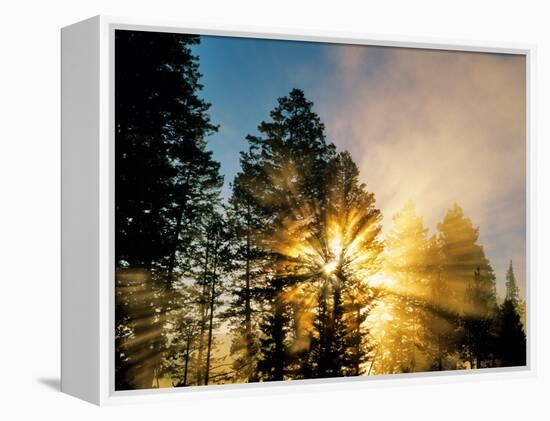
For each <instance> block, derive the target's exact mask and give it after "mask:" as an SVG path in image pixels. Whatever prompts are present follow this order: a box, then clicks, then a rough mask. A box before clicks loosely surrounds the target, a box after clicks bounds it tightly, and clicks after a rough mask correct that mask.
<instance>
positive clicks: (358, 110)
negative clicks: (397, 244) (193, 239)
mask: <svg viewBox="0 0 550 421" xmlns="http://www.w3.org/2000/svg"><path fill="white" fill-rule="evenodd" d="M195 53H196V54H198V55H199V57H200V71H201V73H202V74H203V77H202V79H201V83H202V84H203V85H204V89H203V92H202V96H203V97H204V98H205V99H206V100H207V101H209V102H210V103H212V107H211V109H210V114H211V117H212V121H213V122H214V123H216V124H219V125H220V130H219V132H218V133H216V134H215V135H213V136H211V137H210V138H209V148H210V149H212V150H213V152H214V158H215V159H216V160H218V161H219V162H221V170H222V173H223V174H224V176H225V185H224V189H223V195H224V197H227V196H228V195H229V194H230V186H229V183H230V182H231V180H232V179H233V177H234V175H235V174H236V172H237V171H238V169H239V152H240V151H241V150H244V149H246V147H247V145H246V141H245V137H246V135H247V134H255V133H256V128H257V126H258V124H259V123H260V122H261V121H262V120H266V119H268V118H269V111H270V110H271V109H273V108H274V106H275V105H276V100H277V98H278V97H281V96H283V95H286V94H287V93H288V92H289V91H290V90H291V89H292V88H300V89H302V90H304V92H305V94H306V96H307V97H308V98H309V99H310V100H312V101H313V102H314V104H315V111H316V112H317V113H318V114H319V115H320V117H321V119H322V120H323V122H324V123H325V126H326V134H327V140H328V141H331V142H334V143H335V145H336V146H337V148H338V149H339V150H344V149H347V150H349V151H350V152H351V154H352V157H353V158H354V160H355V162H356V163H357V164H358V166H359V169H360V171H361V178H362V181H364V182H366V183H367V187H368V188H369V190H371V191H373V192H374V193H375V195H376V199H377V204H378V206H379V207H380V209H381V210H382V212H383V214H384V226H385V228H387V227H389V226H391V217H392V215H393V214H395V213H396V212H397V211H399V209H400V208H401V207H402V206H403V204H404V203H405V201H407V200H409V199H411V200H413V202H414V203H415V205H416V207H417V210H418V212H419V214H420V215H421V216H422V217H423V218H424V221H425V223H426V225H427V226H428V227H429V228H430V229H431V230H432V232H433V231H434V230H435V227H436V225H437V223H438V222H439V221H440V220H441V219H442V218H443V215H444V214H445V212H446V210H447V209H448V208H449V207H450V206H451V205H452V204H453V203H454V202H457V203H459V204H460V205H461V206H462V208H463V209H464V211H465V213H466V215H467V216H469V217H471V218H472V220H473V222H474V224H475V225H476V226H480V228H481V229H480V242H481V243H482V244H483V245H484V246H485V251H486V254H487V256H488V257H489V258H490V260H491V263H492V265H493V267H494V269H495V272H496V275H497V279H498V289H499V293H501V294H502V293H503V284H504V276H505V272H506V268H507V265H508V263H509V260H510V259H513V261H514V267H515V270H516V275H517V277H518V279H519V281H520V284H524V282H525V267H526V266H525V248H526V246H525V215H526V208H525V195H526V190H525V181H526V178H525V170H526V168H525V153H526V151H525V107H526V105H525V60H524V58H523V57H522V56H514V55H499V54H487V53H468V52H450V51H438V50H421V49H403V48H386V47H367V46H351V45H337V44H322V43H309V42H295V41H278V40H257V39H246V38H232V37H214V36H201V44H200V45H199V46H197V47H196V48H195ZM522 290H524V287H523V285H522Z"/></svg>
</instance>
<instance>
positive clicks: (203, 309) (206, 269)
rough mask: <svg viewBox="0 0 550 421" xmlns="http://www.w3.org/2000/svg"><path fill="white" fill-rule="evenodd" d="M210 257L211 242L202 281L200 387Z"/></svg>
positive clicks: (207, 243)
mask: <svg viewBox="0 0 550 421" xmlns="http://www.w3.org/2000/svg"><path fill="white" fill-rule="evenodd" d="M209 257H210V242H209V241H208V240H207V241H206V252H205V257H204V269H203V279H202V282H203V284H202V291H201V297H200V311H201V318H200V326H199V349H198V356H197V384H198V385H200V384H201V382H202V379H203V372H202V360H203V353H204V332H205V330H206V292H207V280H208V259H209Z"/></svg>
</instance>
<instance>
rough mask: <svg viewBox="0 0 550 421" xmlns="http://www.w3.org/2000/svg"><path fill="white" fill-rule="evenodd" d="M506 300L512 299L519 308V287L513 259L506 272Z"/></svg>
mask: <svg viewBox="0 0 550 421" xmlns="http://www.w3.org/2000/svg"><path fill="white" fill-rule="evenodd" d="M506 300H509V301H511V302H512V303H513V304H514V306H516V308H518V310H519V307H518V306H519V304H520V302H519V288H518V283H517V281H516V275H515V274H514V267H513V265H512V261H511V260H510V266H508V271H507V272H506Z"/></svg>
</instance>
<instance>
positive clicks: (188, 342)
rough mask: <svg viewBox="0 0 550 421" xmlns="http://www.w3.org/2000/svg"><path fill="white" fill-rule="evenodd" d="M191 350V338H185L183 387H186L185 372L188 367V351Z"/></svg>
mask: <svg viewBox="0 0 550 421" xmlns="http://www.w3.org/2000/svg"><path fill="white" fill-rule="evenodd" d="M190 348H191V337H188V338H187V344H186V347H185V366H184V368H183V386H187V370H188V367H189V349H190Z"/></svg>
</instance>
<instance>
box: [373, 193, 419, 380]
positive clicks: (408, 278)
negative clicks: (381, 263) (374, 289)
mask: <svg viewBox="0 0 550 421" xmlns="http://www.w3.org/2000/svg"><path fill="white" fill-rule="evenodd" d="M427 231H428V230H427V229H426V228H425V227H424V224H423V222H422V219H421V218H420V217H419V216H418V215H417V213H416V208H415V206H414V204H413V203H412V202H410V201H409V202H407V203H406V204H405V206H404V207H403V209H402V210H401V211H400V212H398V213H397V214H396V215H395V216H394V217H393V227H392V229H391V231H390V232H389V233H388V235H387V236H386V250H385V253H384V255H385V262H386V263H385V273H386V276H388V277H390V278H391V279H392V280H393V281H394V282H395V284H394V285H392V287H391V290H390V291H388V294H387V298H386V302H387V303H389V304H390V307H391V314H392V317H393V319H392V325H393V326H392V329H391V331H390V332H387V333H386V335H385V337H384V342H385V344H384V345H385V346H384V347H385V348H386V349H388V347H391V348H392V352H389V353H387V354H388V355H389V356H390V357H388V358H385V359H384V364H383V365H384V366H385V371H387V372H390V373H393V372H397V373H399V372H414V371H423V370H425V369H426V368H427V364H429V363H428V357H427V355H426V353H425V352H424V351H425V347H426V343H425V340H426V338H425V335H426V332H425V321H426V317H427V314H426V311H427V307H428V306H427V305H426V301H427V299H428V298H429V297H428V267H429V263H430V262H428V252H429V249H428V246H429V245H428V238H427Z"/></svg>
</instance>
